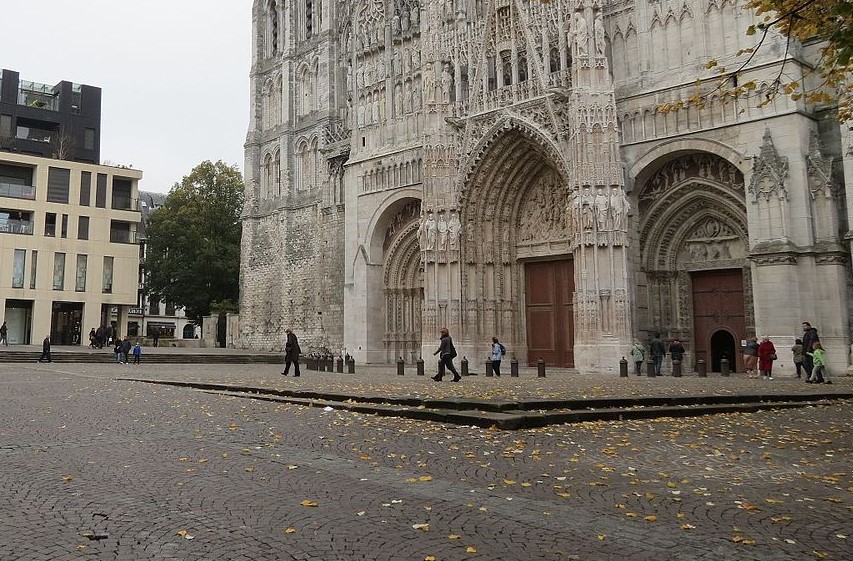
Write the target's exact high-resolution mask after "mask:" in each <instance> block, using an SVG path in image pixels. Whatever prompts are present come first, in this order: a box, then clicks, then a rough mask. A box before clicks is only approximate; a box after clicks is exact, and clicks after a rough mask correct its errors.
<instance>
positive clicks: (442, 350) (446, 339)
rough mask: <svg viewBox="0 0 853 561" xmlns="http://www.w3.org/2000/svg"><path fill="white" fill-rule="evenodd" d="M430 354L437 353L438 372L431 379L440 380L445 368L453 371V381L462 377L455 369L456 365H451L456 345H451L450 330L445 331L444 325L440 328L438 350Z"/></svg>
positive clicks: (454, 356)
mask: <svg viewBox="0 0 853 561" xmlns="http://www.w3.org/2000/svg"><path fill="white" fill-rule="evenodd" d="M432 354H433V355H438V374H436V375H435V376H433V377H432V379H433V380H435V381H436V382H441V379H442V378H444V369H445V368H446V369H447V370H450V371H451V372H453V381H454V382H458V381H459V380H461V379H462V376H460V375H459V372H457V371H456V367H455V366H453V359H454V358H456V347H454V346H453V339H451V338H450V332H448V331H447V328H446V327H442V328H441V344H440V345H439V347H438V350H437V351H435V352H434V353H432Z"/></svg>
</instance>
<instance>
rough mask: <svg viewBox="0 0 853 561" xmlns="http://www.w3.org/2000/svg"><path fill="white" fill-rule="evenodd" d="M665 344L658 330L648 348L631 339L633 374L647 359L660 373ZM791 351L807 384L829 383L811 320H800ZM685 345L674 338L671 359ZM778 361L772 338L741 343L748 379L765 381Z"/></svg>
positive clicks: (681, 355) (676, 357)
mask: <svg viewBox="0 0 853 561" xmlns="http://www.w3.org/2000/svg"><path fill="white" fill-rule="evenodd" d="M666 352H667V349H666V346H665V344H664V342H663V340H661V338H660V333H655V334H654V337H653V338H652V340H651V341H650V342H649V349H648V351H647V350H646V348H645V347H644V346H643V344H642V343H640V342H639V341H634V345H633V346H632V347H631V351H630V354H631V358H632V359H633V361H634V373H635V374H636V375H637V376H640V375H641V374H642V367H643V363H644V362H645V361H646V360H647V358H650V359H651V362H652V368H653V369H654V372H655V374H656V375H658V376H660V373H661V366H662V364H663V358H664V356H665V355H666ZM791 352H792V353H793V355H794V366H795V367H796V369H797V378H800V377H801V376H802V372H803V371H805V373H806V383H809V384H823V383H826V384H831V383H832V381H831V380H829V375H828V373H827V371H826V351H824V349H823V347H822V346H821V344H820V338H819V337H818V333H817V329H815V328H814V327H812V325H811V323H809V322H807V321H805V322H803V336H802V338H801V339H797V340H796V342H795V344H794V346H793V347H791ZM684 353H685V351H684V345H683V344H682V343H681V341H678V340H677V339H676V340H674V341H673V342H672V343H671V344H670V346H669V354H670V356H671V357H672V360H673V362H674V361H681V360H682V359H683V358H684ZM776 360H778V356H777V354H776V347H775V346H774V345H773V341H771V340H770V337H768V336H767V335H762V336H761V341H760V342H759V340H758V338H757V337H748V338H747V339H746V341H745V342H744V345H743V363H744V368H745V370H746V375H747V377H748V378H758V377H759V376H760V377H761V378H762V379H764V380H772V379H773V362H774V361H776Z"/></svg>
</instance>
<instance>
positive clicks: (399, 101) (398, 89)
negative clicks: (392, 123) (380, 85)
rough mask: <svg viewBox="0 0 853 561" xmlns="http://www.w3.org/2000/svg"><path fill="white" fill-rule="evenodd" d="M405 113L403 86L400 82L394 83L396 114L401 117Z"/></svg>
mask: <svg viewBox="0 0 853 561" xmlns="http://www.w3.org/2000/svg"><path fill="white" fill-rule="evenodd" d="M402 114H403V86H402V85H401V84H400V82H397V83H396V84H395V85H394V116H395V117H400V116H401V115H402Z"/></svg>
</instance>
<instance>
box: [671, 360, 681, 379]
mask: <svg viewBox="0 0 853 561" xmlns="http://www.w3.org/2000/svg"><path fill="white" fill-rule="evenodd" d="M672 377H673V378H681V361H680V360H673V361H672Z"/></svg>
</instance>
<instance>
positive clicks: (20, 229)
mask: <svg viewBox="0 0 853 561" xmlns="http://www.w3.org/2000/svg"><path fill="white" fill-rule="evenodd" d="M34 229H35V224H34V223H33V222H31V221H29V220H3V219H2V218H0V233H6V234H26V235H28V236H32V235H33V231H34Z"/></svg>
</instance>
